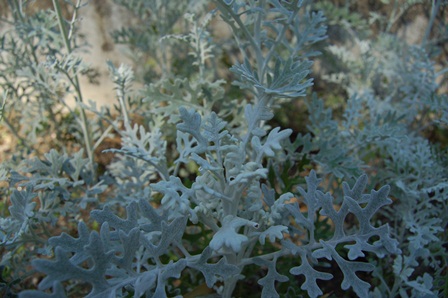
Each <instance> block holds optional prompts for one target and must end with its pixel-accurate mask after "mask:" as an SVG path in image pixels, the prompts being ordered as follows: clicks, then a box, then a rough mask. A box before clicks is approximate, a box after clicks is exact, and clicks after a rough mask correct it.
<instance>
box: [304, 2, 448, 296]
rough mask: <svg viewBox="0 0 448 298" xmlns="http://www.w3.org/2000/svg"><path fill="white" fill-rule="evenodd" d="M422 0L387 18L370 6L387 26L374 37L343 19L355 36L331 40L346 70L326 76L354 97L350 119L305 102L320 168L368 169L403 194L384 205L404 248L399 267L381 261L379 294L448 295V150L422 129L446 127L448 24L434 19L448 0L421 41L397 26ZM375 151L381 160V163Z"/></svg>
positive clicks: (435, 6) (347, 112) (434, 10)
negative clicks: (443, 52)
mask: <svg viewBox="0 0 448 298" xmlns="http://www.w3.org/2000/svg"><path fill="white" fill-rule="evenodd" d="M418 2H419V1H405V3H404V5H403V6H397V5H392V8H393V10H392V11H391V13H390V15H389V16H385V15H380V14H377V13H372V15H371V19H370V20H369V22H370V23H378V26H379V27H380V28H382V31H380V32H379V33H378V34H377V35H376V36H372V35H371V34H368V33H366V30H364V28H365V23H362V22H361V23H360V24H357V23H355V22H353V23H351V24H350V23H348V22H346V21H345V20H346V19H345V18H343V19H341V20H339V22H340V23H339V25H340V26H341V27H343V28H346V29H345V31H346V32H347V35H348V36H349V38H348V42H346V44H344V45H339V46H336V45H330V46H328V52H329V53H331V56H333V57H336V59H335V60H334V61H337V63H338V64H340V66H339V67H338V69H345V70H346V71H344V72H342V71H340V72H332V73H329V74H327V75H325V76H324V79H325V80H326V81H327V82H331V83H335V84H337V85H339V86H341V87H342V88H343V89H344V90H345V91H346V93H347V94H348V95H349V97H350V98H349V100H348V101H347V103H346V105H345V106H344V111H343V115H342V116H343V117H342V119H337V117H335V116H333V115H332V112H331V110H329V109H325V107H324V103H323V101H322V100H320V99H317V98H313V99H312V100H311V101H309V102H308V108H309V109H310V113H309V114H310V123H311V124H310V130H311V132H312V133H313V134H315V135H316V136H318V137H316V138H313V140H312V143H313V144H310V148H312V149H310V151H311V150H316V149H317V148H319V149H320V150H319V152H318V154H311V155H310V157H309V158H310V159H311V160H314V161H315V162H316V163H318V164H319V165H320V166H321V169H322V171H323V172H326V173H332V174H337V176H339V177H345V178H347V177H350V176H354V175H356V173H357V172H359V171H360V169H361V168H364V169H365V170H367V171H369V172H372V175H371V176H372V178H371V179H372V181H375V182H376V183H379V184H382V183H385V182H386V181H387V183H389V184H390V185H391V196H393V197H395V198H396V201H395V203H394V205H393V206H392V208H385V209H384V211H386V212H385V215H386V216H391V214H393V217H394V218H395V222H393V223H392V229H393V230H394V234H395V235H397V238H398V239H397V240H398V241H399V243H400V248H401V249H402V251H403V254H402V255H400V256H398V257H397V258H396V259H395V260H394V266H393V268H391V269H392V270H393V273H392V272H390V271H388V270H387V269H386V268H387V266H378V267H377V268H378V270H376V273H375V274H376V275H377V276H379V279H380V280H381V286H379V287H378V288H377V289H376V291H377V295H379V293H380V292H381V293H388V296H396V295H400V296H401V297H408V296H412V297H420V296H425V295H426V296H427V297H437V296H444V295H446V294H447V293H448V289H447V287H446V273H444V271H445V268H446V266H447V261H446V253H447V252H446V247H444V244H445V245H446V243H447V240H448V239H447V238H446V232H445V231H446V227H447V224H448V217H447V213H446V211H447V195H446V194H447V186H448V184H447V182H448V180H447V177H448V172H447V158H446V157H447V151H446V148H443V147H442V146H440V144H438V143H437V142H434V141H432V142H431V141H428V139H427V137H426V136H425V133H426V134H427V131H429V130H432V131H436V132H437V131H439V132H441V133H442V135H443V132H445V133H446V130H447V124H448V123H447V121H448V118H447V111H448V98H447V96H446V94H443V89H442V88H443V84H444V82H446V75H445V74H446V72H447V68H446V65H442V67H440V65H436V63H435V58H436V56H437V53H440V51H439V50H440V49H438V47H437V46H435V45H437V44H439V39H440V38H443V37H442V36H444V35H445V36H446V28H444V27H443V26H440V27H437V26H436V22H435V19H436V16H437V15H438V14H440V13H441V9H443V7H444V4H443V1H434V2H433V3H432V4H431V5H429V6H430V10H429V11H430V13H429V20H428V26H427V28H425V31H424V32H425V34H424V35H423V39H422V40H421V42H420V43H419V44H414V45H410V44H408V43H407V42H406V41H405V40H402V39H398V38H397V37H396V35H392V34H391V28H392V26H393V25H394V23H395V22H397V21H398V20H399V16H401V15H403V14H404V13H405V12H406V10H408V9H409V8H410V7H412V6H415V5H416V4H419V3H418ZM331 7H332V8H334V7H333V6H331ZM343 11H345V10H343ZM336 16H337V14H336ZM334 22H336V23H337V18H335V21H334ZM443 67H445V68H443ZM329 144H331V146H329ZM378 157H380V160H381V162H376V161H375V159H377V158H378ZM384 211H383V212H382V213H384ZM421 268H427V270H421ZM387 276H392V277H393V278H391V280H392V282H390V281H387V282H386V280H387ZM380 289H381V290H380Z"/></svg>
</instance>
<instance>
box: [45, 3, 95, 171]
mask: <svg viewBox="0 0 448 298" xmlns="http://www.w3.org/2000/svg"><path fill="white" fill-rule="evenodd" d="M79 5H81V3H80V1H78V4H77V6H76V7H75V11H76V10H77V9H79ZM53 7H54V10H55V12H56V15H57V18H58V23H59V29H60V31H61V34H62V38H63V39H64V44H65V48H66V50H67V54H71V53H72V48H71V45H70V40H69V38H68V34H67V31H66V28H65V26H64V18H63V16H62V12H61V6H60V5H59V2H58V1H57V0H53ZM70 82H71V84H72V85H73V87H74V88H75V91H76V95H77V96H75V100H76V102H77V103H78V104H79V103H82V102H83V97H82V92H81V87H80V83H79V79H78V75H77V74H76V73H74V74H73V81H72V80H70ZM79 108H80V116H81V121H80V122H81V129H82V131H83V136H84V142H85V147H86V152H87V156H88V158H89V161H90V167H91V171H92V174H93V177H95V178H96V174H95V170H94V166H93V165H94V156H93V146H92V138H91V135H90V131H89V129H88V127H89V124H88V121H87V116H86V112H85V110H84V108H83V107H82V106H80V107H79Z"/></svg>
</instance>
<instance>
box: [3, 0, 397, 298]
mask: <svg viewBox="0 0 448 298" xmlns="http://www.w3.org/2000/svg"><path fill="white" fill-rule="evenodd" d="M137 2H138V1H137ZM155 2H157V1H155ZM137 4H138V3H137ZM213 4H214V5H215V6H216V10H215V11H214V14H216V15H218V16H219V17H220V18H222V19H223V20H224V21H225V22H226V23H227V24H228V25H229V27H230V28H231V29H232V31H233V34H234V37H235V40H236V43H237V45H238V48H239V49H240V54H241V61H239V62H236V63H235V64H234V65H233V66H232V67H231V69H230V70H231V72H232V73H233V74H234V75H235V82H234V84H236V85H237V86H238V87H239V88H241V90H242V94H243V95H244V96H245V97H246V98H245V100H232V101H231V105H223V106H221V108H222V109H221V110H220V111H214V110H213V109H214V108H216V106H215V105H214V104H215V103H217V101H218V100H220V101H223V100H226V97H225V93H224V92H225V89H224V88H223V86H222V85H223V84H224V82H223V81H219V80H218V81H217V80H212V79H210V77H208V73H207V67H208V64H207V61H210V60H212V59H213V58H214V56H213V44H212V42H211V40H210V39H209V38H208V37H209V35H208V33H207V32H206V30H205V27H206V25H207V23H208V18H209V17H210V16H206V17H205V21H204V22H197V21H196V20H195V18H194V17H191V15H189V16H188V17H187V19H188V20H189V21H188V22H189V24H190V27H189V28H190V29H191V30H190V32H187V33H185V34H175V35H174V34H170V35H168V36H166V37H164V40H162V41H166V40H176V41H177V42H186V44H187V45H188V47H189V49H190V53H191V56H192V57H193V60H194V62H193V64H192V66H193V67H196V69H197V71H198V73H197V76H191V77H188V78H176V77H175V76H173V75H171V74H169V75H170V76H166V77H162V79H161V80H160V82H158V83H154V84H151V85H149V86H147V87H146V88H145V89H144V90H143V91H142V92H141V94H140V95H143V96H144V97H143V99H142V102H141V104H142V106H145V105H148V106H150V107H153V108H154V109H153V110H152V111H150V112H148V113H153V114H154V115H153V116H152V118H151V121H150V123H149V124H148V125H147V126H146V125H139V124H135V123H133V122H132V120H131V119H132V117H131V116H132V115H131V114H132V113H133V112H135V111H137V110H138V107H139V105H138V104H139V103H140V102H139V101H138V100H136V99H135V98H136V97H138V96H139V94H137V95H136V94H135V93H134V92H133V91H132V82H133V73H132V71H131V69H130V68H129V67H126V66H120V67H116V66H114V65H112V64H110V71H111V76H112V79H113V81H114V82H115V84H116V91H117V102H118V104H117V108H118V110H119V113H120V114H119V117H118V118H117V119H113V118H112V117H111V116H110V114H109V112H108V111H106V110H104V109H103V110H98V109H97V108H96V107H95V105H94V104H93V103H91V104H85V103H80V107H81V108H82V109H85V110H90V111H92V112H93V113H94V114H95V115H96V116H98V117H99V118H100V119H102V120H103V121H105V122H107V123H108V125H110V127H112V128H114V129H115V130H116V131H117V133H118V134H119V135H120V136H121V140H122V146H121V148H120V149H110V150H108V151H109V152H114V153H117V160H116V161H115V162H114V163H113V164H111V166H110V168H109V169H108V172H107V173H106V174H107V175H106V176H104V177H101V178H98V177H96V175H94V174H92V162H91V159H89V156H88V158H87V159H86V158H84V157H83V152H82V151H79V152H78V153H76V154H74V155H73V156H68V155H66V154H61V153H58V152H56V151H50V152H49V153H47V154H46V155H45V156H44V158H43V159H32V160H27V161H24V162H23V166H22V167H21V168H18V169H16V170H10V171H9V172H8V171H2V172H0V173H1V174H2V176H1V178H2V179H3V180H7V181H8V182H9V184H10V187H11V189H13V190H12V194H11V202H12V205H11V207H9V217H6V218H2V231H1V232H2V233H1V236H2V238H1V241H2V242H1V243H2V246H4V247H12V248H17V251H16V252H17V253H20V251H19V250H20V247H21V246H20V245H21V244H22V243H23V242H32V241H36V245H37V246H39V245H40V246H39V247H41V250H39V251H37V253H40V254H47V255H50V254H53V255H54V257H53V258H52V259H46V258H41V259H39V258H36V259H35V260H33V261H32V266H33V268H35V269H36V270H37V271H40V272H42V273H44V274H45V277H44V278H43V279H42V280H41V281H40V282H39V288H38V290H26V291H22V292H21V293H20V294H19V296H20V297H65V296H66V295H67V294H68V295H70V294H73V293H74V292H73V289H74V288H76V287H80V286H83V285H84V286H85V285H89V286H88V287H87V291H88V293H86V297H127V296H131V295H132V296H134V297H142V296H145V297H166V296H168V295H169V296H174V295H181V294H184V293H180V292H179V290H178V289H176V288H175V287H174V285H173V283H172V279H173V278H174V279H181V280H182V281H185V283H187V284H192V285H193V286H192V287H191V288H186V289H185V290H188V291H191V290H194V289H195V288H193V287H195V286H197V285H200V284H203V283H205V285H206V286H207V287H208V288H211V289H213V290H214V292H216V293H217V294H219V295H221V296H222V297H232V294H233V293H234V291H235V287H236V285H237V283H238V282H239V281H240V280H243V279H244V278H245V276H244V269H245V268H246V267H249V266H252V267H254V266H255V267H259V269H260V272H263V274H264V275H263V277H261V278H260V279H259V280H258V284H259V285H260V287H261V289H262V290H261V296H262V297H279V296H280V294H279V293H278V292H277V288H278V285H279V284H280V283H286V282H289V283H290V284H291V287H292V288H294V287H296V288H298V287H300V288H301V289H302V290H303V291H306V292H307V293H308V295H309V296H310V297H317V296H319V295H322V294H323V292H322V290H321V288H320V287H319V285H318V280H323V281H328V280H331V279H332V278H333V274H331V273H329V272H327V271H323V270H321V269H319V268H321V266H322V265H323V264H328V263H330V262H332V263H333V264H337V265H338V267H339V269H340V271H341V272H342V275H343V280H342V283H341V288H342V289H344V290H347V289H349V288H351V289H352V290H353V291H354V292H355V293H356V294H357V295H358V296H360V297H366V296H368V295H369V289H370V288H371V285H370V284H369V283H368V282H366V281H365V280H363V279H362V278H360V277H359V276H358V275H357V274H359V273H365V272H371V271H373V270H374V269H375V266H374V265H372V264H370V263H369V262H368V261H367V260H369V259H370V258H375V257H379V258H383V257H385V256H386V255H390V254H399V253H400V249H399V248H398V242H397V241H396V240H394V239H392V238H391V236H390V231H389V226H388V225H387V224H383V225H377V224H376V223H375V222H374V220H375V216H376V214H377V213H378V211H379V210H380V209H381V208H382V207H385V206H386V205H389V204H390V203H391V199H390V198H389V197H388V195H389V192H390V187H389V186H383V187H381V188H379V189H378V190H370V191H367V190H366V188H367V184H368V179H367V176H366V175H359V176H358V177H357V178H356V179H352V180H351V183H345V182H344V183H342V185H341V191H340V197H339V195H334V196H335V197H336V198H335V197H334V196H333V195H332V194H331V193H329V192H324V191H323V188H322V187H321V185H322V184H323V181H322V179H320V178H318V176H317V174H316V172H315V171H314V170H311V171H310V172H309V173H308V176H307V177H306V178H305V179H304V182H305V183H304V184H303V185H300V186H297V187H294V188H293V189H286V187H283V188H282V187H280V189H279V190H276V189H275V186H276V185H280V186H282V185H283V186H284V181H282V180H281V179H280V178H279V177H280V176H281V173H280V172H281V171H282V168H283V167H286V166H285V162H286V161H297V158H298V157H297V154H296V153H297V152H295V149H296V148H294V146H298V145H304V146H305V149H308V148H309V146H308V142H307V140H308V139H307V138H306V137H304V139H303V140H299V141H297V142H295V143H293V144H292V143H291V142H290V141H289V138H290V136H291V134H292V130H291V129H282V128H280V127H271V126H270V125H269V124H268V122H269V121H270V120H271V119H272V117H273V116H274V111H275V109H276V108H278V107H279V106H281V104H285V103H286V104H289V103H290V102H291V101H292V100H294V99H296V98H298V97H303V96H305V95H306V94H307V93H306V91H307V89H308V88H310V87H311V86H312V79H310V78H308V75H309V73H310V67H311V65H312V62H311V61H310V59H311V58H312V57H314V56H315V55H317V54H318V53H316V52H315V51H313V50H312V45H313V44H315V43H317V42H319V41H321V40H323V39H325V37H326V36H325V34H326V27H325V17H324V16H323V14H322V13H321V12H319V11H313V10H312V9H311V7H310V6H309V5H307V4H306V3H303V1H278V0H269V1H268V0H266V1H229V0H222V1H219V0H216V1H213ZM62 31H64V30H62ZM229 102H230V101H229ZM317 115H319V114H317ZM316 117H317V116H316ZM107 131H108V130H107V129H106V130H105V132H107ZM173 131H174V136H175V145H174V144H170V143H169V142H168V140H169V136H170V135H171V133H172V132H173ZM98 139H101V137H98ZM87 143H88V142H87ZM92 148H93V147H92V145H90V146H87V149H88V150H92ZM174 148H175V149H176V153H174V154H173V152H172V151H173V150H174ZM270 170H271V171H274V172H275V175H274V176H276V177H277V180H278V181H277V184H276V183H273V182H272V181H271V179H269V177H268V174H269V172H270ZM188 171H189V173H187V174H185V172H188ZM333 171H334V172H335V173H336V175H338V176H341V175H339V173H338V172H336V170H332V172H333ZM349 178H352V177H349ZM382 182H384V181H382ZM106 185H109V187H110V188H111V189H113V192H111V193H107V194H106V195H107V197H108V199H107V200H106V201H99V200H98V196H97V195H98V194H100V193H102V192H103V191H105V186H106ZM36 198H37V199H38V201H37V202H36ZM89 204H90V205H91V206H93V207H98V208H97V209H95V210H93V211H91V212H90V218H91V219H92V220H94V221H95V223H97V227H96V228H95V225H94V227H93V228H89V227H88V225H87V224H86V223H85V222H84V221H83V220H81V219H80V218H76V217H75V218H74V219H75V220H76V221H78V224H77V229H78V234H77V236H71V235H69V234H68V233H62V234H60V235H59V236H53V237H51V238H49V239H48V242H47V241H45V238H39V236H40V235H36V231H39V232H42V233H43V235H45V232H46V226H47V223H50V224H56V222H57V219H58V217H59V216H61V215H65V214H68V213H71V214H72V216H73V214H76V213H78V212H79V210H80V208H85V207H86V206H87V205H89ZM119 207H124V208H125V210H126V212H125V214H126V215H125V217H124V216H123V214H122V213H120V212H119ZM322 218H326V219H327V220H329V221H330V222H331V227H332V230H331V233H330V235H329V236H327V237H325V236H323V235H321V234H320V233H318V231H317V229H318V228H317V225H318V223H319V222H320V221H321V220H322ZM353 218H356V220H357V222H358V223H359V225H357V226H354V225H353V224H352V223H351V221H352V220H353ZM350 219H351V220H350ZM347 225H349V226H350V227H351V228H350V229H347ZM36 226H41V228H36ZM192 239H195V241H192ZM39 240H40V242H39ZM10 255H12V254H10ZM285 258H287V259H290V260H293V265H292V266H291V267H290V268H289V270H288V271H289V274H290V275H292V276H302V277H303V282H302V283H300V284H296V283H297V282H296V281H294V280H290V278H289V277H288V276H287V275H285V273H284V272H279V270H278V268H277V264H278V263H279V262H280V261H281V260H282V259H285ZM13 261H14V260H13V259H11V258H9V259H8V258H2V265H5V266H12V265H13ZM189 279H190V281H188V282H187V280H189ZM50 290H51V292H50ZM291 291H293V290H291ZM75 293H76V292H75Z"/></svg>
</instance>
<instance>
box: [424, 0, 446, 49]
mask: <svg viewBox="0 0 448 298" xmlns="http://www.w3.org/2000/svg"><path fill="white" fill-rule="evenodd" d="M440 2H441V1H440V0H433V1H432V7H431V16H430V18H429V22H428V26H427V27H426V31H425V35H424V36H423V39H422V46H426V44H427V43H428V40H429V35H430V34H431V30H432V27H433V26H434V21H435V20H436V15H437V11H438V10H439V7H440Z"/></svg>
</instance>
